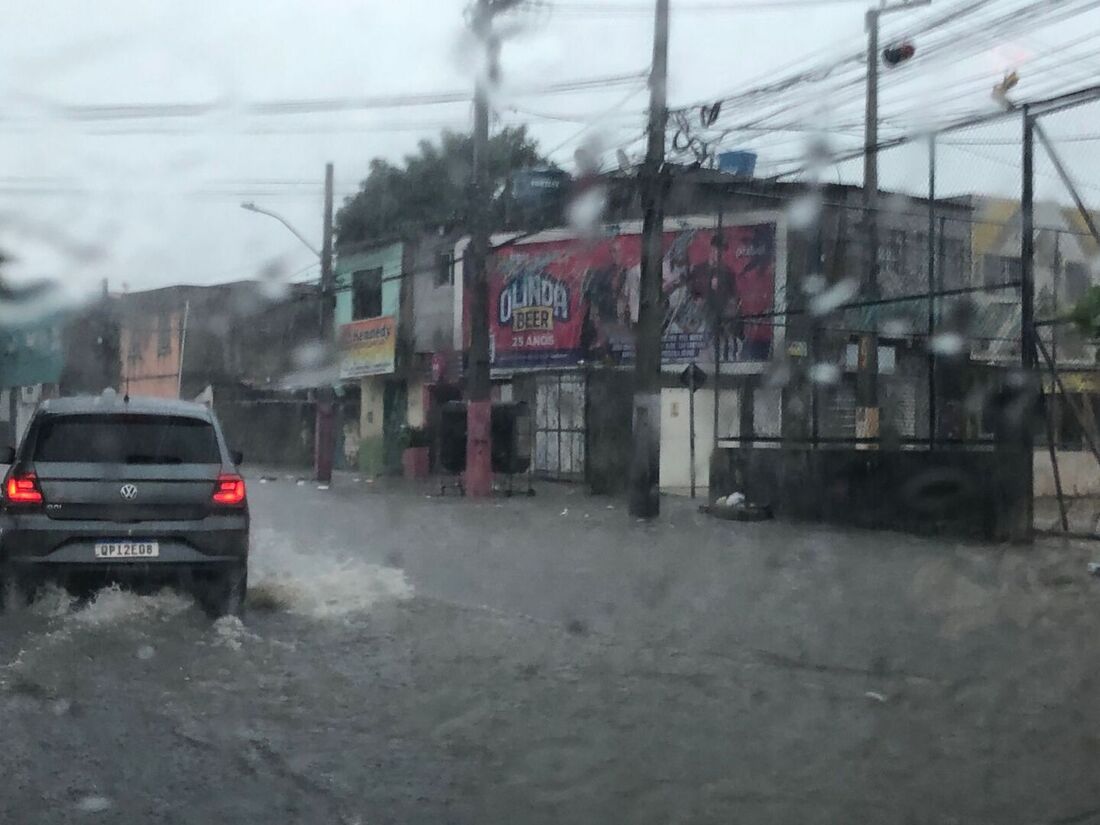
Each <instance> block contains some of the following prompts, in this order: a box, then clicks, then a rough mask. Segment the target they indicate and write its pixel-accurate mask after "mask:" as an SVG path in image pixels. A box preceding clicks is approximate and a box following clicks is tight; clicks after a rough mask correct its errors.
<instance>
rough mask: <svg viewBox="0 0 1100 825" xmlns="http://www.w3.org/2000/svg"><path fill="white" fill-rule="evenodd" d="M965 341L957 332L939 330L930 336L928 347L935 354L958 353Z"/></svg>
mask: <svg viewBox="0 0 1100 825" xmlns="http://www.w3.org/2000/svg"><path fill="white" fill-rule="evenodd" d="M965 343H966V342H965V341H963V337H962V336H961V335H959V333H957V332H940V333H937V334H935V335H933V336H932V340H931V341H930V342H929V343H928V348H929V349H930V350H932V352H934V353H936V355H958V354H959V353H960V352H962V351H963V346H964V345H965Z"/></svg>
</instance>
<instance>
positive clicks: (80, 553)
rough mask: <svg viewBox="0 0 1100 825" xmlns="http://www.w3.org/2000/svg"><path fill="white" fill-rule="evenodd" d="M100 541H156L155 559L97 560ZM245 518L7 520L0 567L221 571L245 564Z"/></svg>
mask: <svg viewBox="0 0 1100 825" xmlns="http://www.w3.org/2000/svg"><path fill="white" fill-rule="evenodd" d="M101 541H155V542H157V543H158V545H159V551H160V552H159V555H158V556H157V558H155V559H149V558H136V559H134V560H133V561H128V560H121V559H111V560H104V559H97V558H96V557H95V544H96V542H101ZM248 544H249V542H248V514H247V512H241V513H227V514H224V515H221V514H219V515H216V516H208V517H207V518H204V519H200V520H196V521H143V522H111V521H61V520H56V519H51V518H49V517H48V516H46V515H45V514H41V513H27V514H19V515H9V516H7V517H6V518H5V519H4V521H3V523H2V524H0V562H3V563H5V564H13V565H19V566H29V565H33V566H35V567H45V566H51V565H57V566H63V567H66V568H76V567H87V568H104V569H106V568H111V569H133V570H135V571H136V570H139V569H149V570H152V569H155V568H158V567H168V566H172V567H175V566H179V565H187V566H203V565H218V566H221V565H225V564H231V563H234V562H237V563H239V562H243V561H246V560H247V558H248Z"/></svg>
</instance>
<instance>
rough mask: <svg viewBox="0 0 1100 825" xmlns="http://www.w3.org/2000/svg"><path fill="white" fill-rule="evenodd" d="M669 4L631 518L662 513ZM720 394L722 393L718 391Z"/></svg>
mask: <svg viewBox="0 0 1100 825" xmlns="http://www.w3.org/2000/svg"><path fill="white" fill-rule="evenodd" d="M668 6H669V2H668V0H657V8H656V13H655V15H654V28H653V67H652V69H651V71H650V75H649V144H648V146H647V149H646V157H645V164H644V166H643V167H642V174H641V181H640V182H641V196H642V210H643V215H642V272H641V289H640V296H639V302H638V304H639V305H638V329H637V338H636V341H635V347H634V350H635V365H634V368H635V373H634V421H633V425H634V428H633V436H634V444H633V458H632V460H631V464H630V514H631V515H633V516H637V517H640V518H654V517H655V516H657V515H658V514H659V513H660V510H661V500H660V493H659V489H658V484H659V475H660V464H661V453H660V447H661V326H662V320H663V319H662V312H661V263H662V260H663V259H664V185H665V170H664V162H665V126H666V124H667V122H668V106H667V86H668V25H669V20H668V17H669V14H668ZM716 391H717V388H716Z"/></svg>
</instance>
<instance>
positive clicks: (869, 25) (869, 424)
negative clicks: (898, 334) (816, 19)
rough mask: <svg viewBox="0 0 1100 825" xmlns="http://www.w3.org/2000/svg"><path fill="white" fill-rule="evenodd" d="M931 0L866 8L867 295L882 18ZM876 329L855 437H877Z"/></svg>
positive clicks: (862, 367)
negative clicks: (880, 21)
mask: <svg viewBox="0 0 1100 825" xmlns="http://www.w3.org/2000/svg"><path fill="white" fill-rule="evenodd" d="M931 2H932V0H905V1H904V2H900V3H895V4H893V5H890V6H888V5H886V0H882V2H881V4H880V5H879V6H878V7H876V8H870V9H868V10H867V18H866V29H867V99H866V112H865V113H864V138H863V222H864V227H865V230H866V243H867V260H866V264H865V270H864V283H863V292H864V295H865V297H866V298H868V299H871V300H874V299H875V298H878V297H879V282H878V248H879V239H878V61H879V36H878V34H879V32H878V26H879V18H880V17H881V16H882V15H884V14H889V13H890V12H894V11H904V10H906V9H911V8H916V7H918V6H927V5H929V4H931ZM876 333H877V331H876V330H872V331H871V332H869V333H865V334H863V335H861V336H860V339H859V366H858V372H857V375H856V437H857V438H877V437H878V433H879V407H878V335H877V334H876Z"/></svg>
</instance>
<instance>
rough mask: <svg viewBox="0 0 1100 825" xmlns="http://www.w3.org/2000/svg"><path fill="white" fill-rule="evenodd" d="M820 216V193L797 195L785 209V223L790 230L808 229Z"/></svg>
mask: <svg viewBox="0 0 1100 825" xmlns="http://www.w3.org/2000/svg"><path fill="white" fill-rule="evenodd" d="M820 215H821V193H820V192H807V193H806V194H805V195H799V196H798V197H797V198H795V199H794V200H793V201H791V205H790V206H788V207H787V222H788V224H789V225H790V227H791V228H792V229H796V230H801V229H809V228H810V227H811V226H813V225H814V224H815V223H816V222H817V219H818V217H819V216H820Z"/></svg>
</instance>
